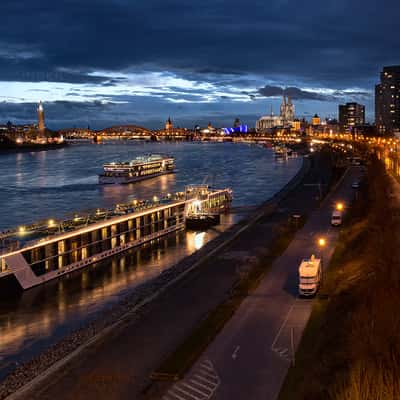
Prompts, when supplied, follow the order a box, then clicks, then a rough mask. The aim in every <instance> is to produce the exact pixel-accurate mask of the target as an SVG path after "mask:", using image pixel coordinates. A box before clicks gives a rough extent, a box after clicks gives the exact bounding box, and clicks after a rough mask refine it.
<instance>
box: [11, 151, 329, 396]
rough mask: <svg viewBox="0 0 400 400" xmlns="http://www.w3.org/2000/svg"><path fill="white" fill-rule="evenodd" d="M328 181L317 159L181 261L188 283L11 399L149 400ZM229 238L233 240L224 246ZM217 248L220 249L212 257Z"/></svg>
mask: <svg viewBox="0 0 400 400" xmlns="http://www.w3.org/2000/svg"><path fill="white" fill-rule="evenodd" d="M330 179H331V166H330V157H329V155H326V154H325V155H321V154H316V155H315V156H313V158H312V160H311V166H310V169H309V171H308V172H307V174H306V175H305V176H304V177H303V179H302V180H301V181H300V182H296V183H297V184H296V185H293V187H291V190H290V191H288V192H286V193H284V194H285V196H283V198H281V199H280V200H279V202H278V203H277V204H271V203H267V204H265V205H264V206H262V207H260V209H259V210H257V211H256V215H257V218H256V220H255V221H254V222H253V223H250V224H249V221H250V219H251V218H250V219H249V220H247V221H243V222H242V223H241V224H239V225H238V226H235V227H234V228H232V229H231V230H229V231H228V232H226V233H225V234H222V235H221V236H220V237H218V238H217V240H215V241H213V242H211V243H209V244H208V245H206V246H205V247H204V248H203V249H201V250H200V251H199V252H197V253H196V254H194V255H193V256H192V257H189V258H188V259H186V260H184V261H183V262H182V263H181V264H182V265H183V267H182V265H181V266H180V267H181V268H184V269H188V268H190V267H191V266H192V265H193V264H197V268H195V269H194V270H193V271H192V272H191V273H188V274H187V275H186V276H185V278H184V279H181V280H179V281H178V282H177V283H175V284H174V285H173V287H170V288H169V289H168V290H165V291H163V292H162V293H161V294H160V295H159V296H157V298H156V299H155V300H154V301H152V302H150V303H148V304H147V305H146V306H145V307H142V308H141V309H140V310H139V311H138V312H136V313H132V314H131V315H130V316H128V317H126V318H124V319H123V320H122V322H121V323H119V324H117V325H116V326H114V329H111V330H109V331H108V334H106V335H101V336H100V338H99V339H98V340H96V342H94V343H92V345H91V346H87V347H85V348H84V349H82V350H81V351H80V352H79V354H78V355H77V356H76V357H73V358H72V359H70V360H69V362H68V363H64V364H63V366H62V368H60V369H58V370H56V371H54V372H53V373H51V374H44V375H43V376H42V377H43V379H41V380H39V381H36V385H35V384H31V385H30V386H28V387H26V388H25V390H22V391H20V392H17V393H15V395H11V396H9V398H10V399H17V398H20V399H22V398H26V399H28V398H29V399H53V398H55V397H57V398H58V399H96V400H100V399H109V398H116V399H128V398H129V399H131V398H140V397H142V396H143V397H144V396H146V395H145V394H144V389H145V388H146V387H148V385H149V382H150V381H149V375H150V373H151V372H152V371H153V370H154V369H155V368H157V367H158V365H159V363H160V362H161V360H162V359H163V358H165V356H166V355H167V354H169V353H170V352H172V351H173V350H174V349H175V348H176V347H177V346H178V345H179V343H181V342H182V340H183V339H184V338H185V337H186V335H187V334H188V333H189V332H190V331H191V330H192V329H193V327H194V326H195V325H196V324H197V323H198V322H199V321H200V320H201V319H202V318H204V316H205V315H206V314H207V313H208V312H209V311H210V310H211V309H213V308H214V307H215V306H216V305H218V304H220V303H221V302H222V301H223V300H225V299H226V297H227V296H228V295H229V292H230V290H231V288H232V286H233V285H234V284H235V283H236V282H237V281H238V279H239V276H240V271H241V270H242V268H243V266H249V265H251V264H252V263H256V262H257V261H258V260H259V259H261V258H262V257H263V255H265V252H266V251H268V246H269V245H270V244H271V242H272V240H273V239H274V237H275V236H276V234H277V232H279V228H280V226H282V224H285V223H286V222H287V221H288V218H289V217H290V216H291V215H293V214H301V215H306V214H309V213H310V212H311V211H312V210H314V209H315V208H317V207H318V205H319V200H318V198H317V197H318V194H319V188H318V185H317V184H318V183H322V184H323V185H322V187H323V188H324V187H327V185H324V183H325V184H327V183H328V182H329V181H330ZM245 227H246V229H243V228H245ZM232 237H235V239H234V240H233V241H231V239H232ZM226 241H230V243H229V244H227V245H226V244H225V242H226ZM215 248H217V249H219V250H218V251H216V252H215V253H214V254H213V256H212V257H207V256H208V255H209V254H210V253H211V252H212V251H213V249H215ZM178 267H179V266H178ZM105 318H106V316H105Z"/></svg>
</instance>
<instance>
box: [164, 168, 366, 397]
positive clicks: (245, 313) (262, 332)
mask: <svg viewBox="0 0 400 400" xmlns="http://www.w3.org/2000/svg"><path fill="white" fill-rule="evenodd" d="M361 175H362V172H361V169H360V168H359V167H351V168H350V169H349V170H348V171H347V172H346V174H345V175H344V177H343V179H342V180H341V181H339V184H338V186H337V187H336V188H335V189H334V190H333V192H331V194H330V195H328V196H327V197H326V198H325V200H324V202H323V203H322V206H321V208H319V209H317V210H316V211H314V212H313V213H312V214H311V215H310V218H309V220H308V222H307V224H306V225H305V226H304V227H303V228H302V229H301V230H300V231H299V232H298V233H297V234H296V236H295V238H294V240H293V241H292V243H291V244H290V246H289V247H288V248H287V250H286V251H285V253H284V254H283V255H282V256H281V257H279V258H278V259H277V260H276V261H275V263H274V264H273V266H272V268H271V270H270V272H268V274H267V275H266V276H265V277H264V279H263V281H262V282H261V284H260V285H259V287H258V288H257V290H256V291H255V292H254V293H253V294H252V295H251V296H249V297H248V298H246V299H245V300H244V302H243V303H242V305H241V306H240V308H239V310H238V311H237V312H236V313H235V315H234V316H233V318H232V319H231V320H230V321H229V322H228V323H227V325H226V326H225V327H224V329H223V330H222V331H221V332H220V334H219V335H218V336H217V337H216V339H215V340H214V341H213V342H212V344H211V345H210V346H209V347H208V349H207V350H206V352H205V353H204V354H203V356H202V357H201V359H200V360H199V361H198V362H197V363H196V364H195V365H194V366H193V368H192V370H191V371H190V372H189V374H187V376H186V377H185V379H184V380H183V381H181V382H179V383H177V384H176V385H175V386H174V387H172V388H171V389H170V391H169V392H168V393H166V395H165V396H164V397H163V399H165V400H167V399H168V400H176V399H179V400H186V399H191V400H194V399H200V398H212V399H215V400H231V399H235V400H236V399H239V400H240V399H252V400H257V399H260V400H261V399H262V400H266V399H267V400H274V399H276V398H277V397H278V395H279V391H280V388H281V385H282V383H283V380H284V378H285V376H286V373H287V370H288V368H289V366H290V363H291V362H292V359H293V353H294V352H295V349H296V348H297V346H298V344H299V342H300V339H301V335H302V333H303V330H304V328H305V326H306V324H307V321H308V319H309V317H310V314H311V310H312V300H309V299H300V298H298V296H297V282H298V275H297V270H298V266H299V264H300V261H301V259H302V258H304V257H309V256H310V255H311V254H315V255H316V256H317V257H318V256H322V259H323V266H324V268H326V266H327V265H328V263H329V260H330V258H331V256H332V254H333V250H334V247H335V243H336V241H337V238H338V235H339V230H340V228H333V227H331V225H330V217H331V213H332V210H333V208H334V205H335V203H336V202H337V201H343V202H344V204H349V203H350V201H351V199H352V198H353V196H354V195H355V189H353V188H352V187H351V184H352V182H353V181H355V180H359V179H360V177H361ZM319 237H324V238H326V246H325V248H324V249H323V250H322V251H321V249H319V248H318V245H317V240H318V238H319ZM204 362H206V363H208V365H211V366H212V371H211V370H210V371H211V372H210V371H209V372H210V373H208V374H207V369H205V368H204V365H205V364H204ZM202 363H203V364H202ZM202 365H203V367H202ZM203 374H204V375H203ZM193 377H195V379H193ZM196 377H197V378H196ZM196 379H197V380H198V379H202V380H201V381H200V382H201V383H202V384H203V386H204V391H203V395H204V396H200V395H199V391H198V392H197V393H196V392H194V391H193V389H197V390H198V389H199V386H198V382H197V381H196ZM207 381H209V385H212V383H213V382H216V383H217V384H218V385H217V386H218V387H217V388H215V387H213V391H212V392H211V391H210V390H208V391H207V389H206V386H207V385H208V384H207ZM196 382H197V383H196ZM182 384H184V386H182ZM200 391H201V390H200ZM207 393H209V395H208V396H207Z"/></svg>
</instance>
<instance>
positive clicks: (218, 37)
mask: <svg viewBox="0 0 400 400" xmlns="http://www.w3.org/2000/svg"><path fill="white" fill-rule="evenodd" d="M0 11H1V16H2V21H1V24H0V97H1V103H0V123H5V122H7V121H8V120H11V121H13V122H15V123H25V122H34V121H35V119H36V103H37V102H38V101H39V100H43V101H44V103H45V111H46V123H47V126H48V127H49V128H62V127H72V126H84V127H86V126H87V125H88V124H89V125H90V126H91V127H93V128H101V127H105V126H109V125H113V124H122V123H132V124H137V125H143V126H146V127H149V128H159V127H161V125H162V124H164V121H165V120H166V119H167V118H168V116H171V118H172V119H173V121H174V122H175V124H176V125H179V126H187V127H192V126H193V125H194V124H197V123H199V124H202V125H204V124H207V123H208V122H209V121H211V122H212V123H213V124H214V125H215V126H224V125H225V126H226V125H227V126H230V125H231V124H232V123H233V120H234V118H236V117H239V118H240V119H241V121H242V122H244V123H247V124H249V125H251V126H254V125H255V120H256V119H257V118H258V117H259V116H260V115H262V114H265V113H267V112H268V113H269V112H270V109H271V106H272V107H273V110H274V112H275V113H278V112H279V108H278V107H279V103H280V96H281V95H282V92H283V88H285V89H286V92H287V93H288V94H291V96H292V98H293V99H294V103H295V106H296V116H299V117H303V116H305V117H310V116H311V115H313V114H314V113H318V114H320V115H321V116H323V117H326V116H330V117H336V116H337V105H338V103H340V102H345V101H358V102H360V103H362V104H365V105H366V113H367V120H369V121H373V118H374V112H373V104H374V100H373V93H374V84H375V83H376V82H377V81H378V79H379V72H380V71H381V69H382V67H383V66H384V65H392V64H400V29H399V24H400V4H399V1H398V0H384V1H382V0H381V1H377V0H362V1H361V0H356V1H354V0H335V1H331V0H325V1H313V0H312V1H307V0H304V1H302V0H296V1H295V0H248V1H243V0H240V1H239V0H230V1H221V0H202V1H193V0H173V1H171V0H164V1H163V0H107V1H106V0H103V1H102V0H57V1H54V0H37V1H33V0H29V1H28V0H19V1H16V0H1V5H0Z"/></svg>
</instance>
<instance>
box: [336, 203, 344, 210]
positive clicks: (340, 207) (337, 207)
mask: <svg viewBox="0 0 400 400" xmlns="http://www.w3.org/2000/svg"><path fill="white" fill-rule="evenodd" d="M343 208H344V206H343V203H337V204H336V210H338V211H343Z"/></svg>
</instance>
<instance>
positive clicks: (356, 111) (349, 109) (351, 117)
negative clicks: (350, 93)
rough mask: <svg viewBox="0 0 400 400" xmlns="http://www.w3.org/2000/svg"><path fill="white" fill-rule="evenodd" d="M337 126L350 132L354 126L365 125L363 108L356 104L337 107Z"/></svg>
mask: <svg viewBox="0 0 400 400" xmlns="http://www.w3.org/2000/svg"><path fill="white" fill-rule="evenodd" d="M339 124H340V128H341V129H343V130H345V131H351V130H352V129H353V128H354V127H355V126H359V125H364V124H365V106H363V105H362V104H358V103H346V104H340V105H339Z"/></svg>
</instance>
